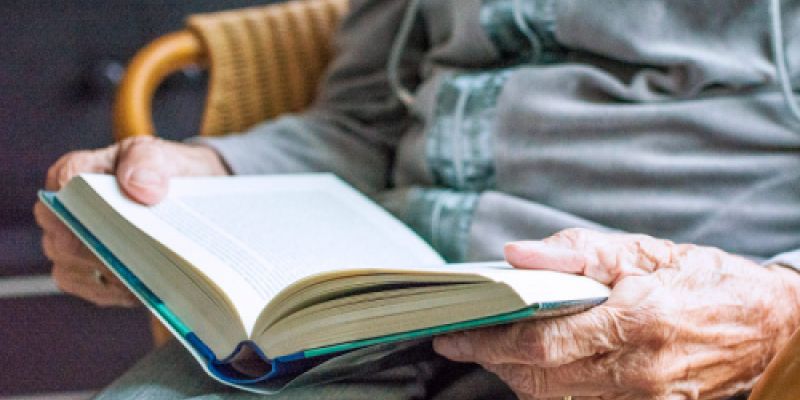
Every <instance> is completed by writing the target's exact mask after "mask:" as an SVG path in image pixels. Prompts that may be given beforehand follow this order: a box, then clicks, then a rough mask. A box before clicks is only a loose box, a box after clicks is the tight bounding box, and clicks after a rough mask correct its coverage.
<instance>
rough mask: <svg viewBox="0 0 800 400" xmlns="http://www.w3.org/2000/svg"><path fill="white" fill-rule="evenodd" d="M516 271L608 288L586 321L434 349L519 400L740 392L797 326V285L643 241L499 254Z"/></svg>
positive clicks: (532, 245)
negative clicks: (571, 276) (488, 376)
mask: <svg viewBox="0 0 800 400" xmlns="http://www.w3.org/2000/svg"><path fill="white" fill-rule="evenodd" d="M506 258H507V259H508V261H509V262H510V263H511V264H512V265H514V266H515V267H517V268H529V269H550V270H557V271H564V272H570V273H575V274H584V275H586V276H589V277H592V278H594V279H596V280H598V281H600V282H603V283H605V284H607V285H609V286H610V287H611V288H612V291H611V295H610V297H609V299H608V301H607V302H606V303H604V304H602V305H600V306H598V307H595V308H593V309H591V310H589V311H586V312H583V313H579V314H575V315H571V316H567V317H559V318H552V319H545V320H539V321H525V322H518V323H515V324H510V325H505V326H497V327H490V328H484V329H478V330H474V331H467V332H462V333H456V334H451V335H446V336H442V337H438V338H436V339H435V340H434V349H435V350H436V351H437V352H439V353H440V354H442V355H444V356H445V357H447V358H450V359H452V360H455V361H462V362H476V363H479V364H481V365H482V366H483V367H484V368H486V369H487V370H489V371H492V372H494V373H495V374H497V375H498V376H499V377H500V378H501V379H503V380H504V381H505V382H506V383H507V384H508V385H509V386H510V387H511V388H512V389H513V390H514V391H515V392H516V394H517V395H518V396H519V397H520V398H523V399H538V398H560V397H562V396H567V395H571V396H576V397H578V398H581V399H584V398H593V399H604V400H609V399H705V398H720V397H724V396H729V395H733V394H735V393H738V392H742V391H745V390H747V389H749V388H751V387H752V385H753V383H754V382H755V380H756V379H757V378H758V377H759V375H760V374H761V372H762V371H763V370H764V368H765V367H766V365H767V363H768V362H769V361H770V360H771V359H772V357H773V356H774V355H775V354H776V352H777V350H778V349H779V348H780V347H781V346H782V345H783V344H784V343H786V341H787V340H788V339H789V337H790V335H791V334H792V333H793V332H794V330H795V328H796V327H797V326H798V323H799V322H800V321H798V319H799V318H800V306H799V304H800V274H798V273H797V272H794V271H791V270H788V269H786V268H783V267H780V266H772V267H762V266H760V265H758V264H756V263H754V262H752V261H749V260H747V259H745V258H742V257H738V256H734V255H731V254H729V253H725V252H723V251H722V250H719V249H715V248H710V247H700V246H694V245H683V244H674V243H672V242H669V241H666V240H660V239H655V238H652V237H649V236H645V235H632V234H619V233H600V232H595V231H590V230H583V229H570V230H566V231H562V232H560V233H559V234H556V235H555V236H552V237H550V238H548V239H545V240H543V241H541V242H516V243H511V244H509V245H507V246H506Z"/></svg>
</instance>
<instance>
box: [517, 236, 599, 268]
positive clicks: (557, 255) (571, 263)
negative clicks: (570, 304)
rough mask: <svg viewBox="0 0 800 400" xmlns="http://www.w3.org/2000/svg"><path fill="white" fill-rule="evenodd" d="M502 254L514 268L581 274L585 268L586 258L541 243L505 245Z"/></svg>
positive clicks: (570, 251) (571, 251)
mask: <svg viewBox="0 0 800 400" xmlns="http://www.w3.org/2000/svg"><path fill="white" fill-rule="evenodd" d="M504 253H505V257H506V261H508V263H509V264H511V265H513V266H514V267H516V268H522V269H546V270H551V271H561V272H568V273H572V274H582V273H583V270H584V268H585V267H586V257H584V255H583V254H581V253H580V252H577V251H575V250H573V249H570V248H566V247H562V246H554V245H548V244H546V243H544V242H541V241H534V240H529V241H519V242H511V243H507V244H506V245H505V248H504Z"/></svg>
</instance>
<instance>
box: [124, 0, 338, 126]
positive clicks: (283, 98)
mask: <svg viewBox="0 0 800 400" xmlns="http://www.w3.org/2000/svg"><path fill="white" fill-rule="evenodd" d="M347 7H348V0H293V1H289V2H285V3H280V4H271V5H267V6H260V7H252V8H245V9H239V10H231V11H222V12H216V13H208V14H197V15H193V16H191V17H189V18H188V20H187V26H188V29H187V30H186V31H181V32H176V33H172V34H168V35H165V36H163V37H161V38H159V39H157V40H155V41H153V42H152V43H151V44H149V45H148V46H146V47H145V48H143V49H142V50H140V51H139V52H138V53H137V54H136V56H134V58H133V59H132V60H131V63H130V64H129V66H128V69H127V71H126V73H125V75H124V76H123V79H122V82H121V83H120V88H119V90H118V92H117V98H116V102H115V105H114V134H115V137H116V139H117V140H119V139H122V138H125V137H129V136H136V135H154V134H155V128H154V125H153V122H152V98H153V95H154V94H155V91H156V89H157V87H158V85H159V84H160V83H161V82H162V81H163V80H164V78H166V77H167V76H168V75H169V74H171V73H173V72H176V71H178V70H180V69H182V68H185V67H187V66H189V65H192V64H195V65H200V66H207V67H208V68H209V85H208V95H207V97H206V106H205V111H204V113H203V122H202V125H201V131H200V132H199V133H200V134H202V135H213V136H216V135H223V134H226V133H231V132H241V131H243V130H245V129H247V128H248V127H250V126H252V125H255V124H257V123H259V122H262V121H265V120H267V119H270V118H274V117H276V116H278V115H280V114H283V113H287V112H298V111H301V110H302V109H303V108H305V107H307V106H308V105H309V104H310V103H311V101H312V100H313V99H314V96H315V94H316V90H315V89H316V86H317V84H318V83H319V80H320V78H321V77H322V73H323V71H324V70H325V67H326V65H327V64H328V62H329V61H330V59H331V57H332V56H333V49H332V45H331V39H332V37H333V33H334V31H335V30H336V27H337V26H338V24H339V21H340V20H341V18H342V16H343V15H344V14H345V12H346V11H347Z"/></svg>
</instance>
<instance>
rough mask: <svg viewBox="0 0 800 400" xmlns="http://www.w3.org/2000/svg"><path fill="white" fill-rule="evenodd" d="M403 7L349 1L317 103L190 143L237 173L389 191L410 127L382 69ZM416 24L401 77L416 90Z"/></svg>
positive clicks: (399, 0) (419, 38)
mask: <svg viewBox="0 0 800 400" xmlns="http://www.w3.org/2000/svg"><path fill="white" fill-rule="evenodd" d="M406 5H407V0H354V1H352V2H351V11H350V13H349V15H348V16H347V17H346V18H345V19H344V21H343V22H342V24H341V26H340V28H339V31H338V32H337V35H336V38H335V47H336V54H337V55H336V57H335V58H334V60H333V61H332V63H331V65H330V66H329V68H328V71H327V73H326V75H325V78H324V80H323V83H322V84H321V87H320V88H319V92H318V95H317V99H316V100H315V102H314V104H312V106H311V107H310V108H309V109H308V110H307V111H305V112H303V113H301V114H295V115H288V116H283V117H280V118H278V119H275V120H272V121H268V122H266V123H263V124H260V125H257V126H255V127H254V128H252V129H251V130H250V131H248V132H245V133H242V134H235V135H229V136H225V137H220V138H195V139H194V141H195V142H200V143H204V144H206V145H209V146H211V147H213V148H214V149H216V150H217V151H218V152H219V153H220V155H221V156H222V157H223V159H224V160H225V161H226V162H227V164H228V166H229V167H230V168H231V170H232V172H233V173H234V174H265V173H297V172H333V173H336V174H337V175H338V176H340V177H341V178H342V179H344V180H346V181H348V182H349V183H351V184H352V185H354V186H355V187H357V188H358V189H360V190H362V191H364V192H366V193H375V192H377V191H379V190H382V189H384V188H386V187H387V185H388V178H389V176H390V172H389V171H390V167H391V165H390V164H391V162H392V159H393V155H394V150H395V148H396V146H397V144H398V142H399V140H400V138H401V136H402V135H403V133H404V132H405V131H406V130H407V128H408V126H409V124H410V123H411V117H410V115H409V113H408V111H407V110H406V107H405V106H404V105H403V104H402V103H401V102H400V101H399V99H397V97H396V96H395V95H394V94H393V92H392V89H391V86H390V84H389V80H388V76H387V72H386V63H387V59H388V56H389V52H390V49H391V47H392V42H393V40H394V36H395V34H396V33H397V31H398V29H399V25H400V21H401V20H402V17H403V13H404V11H405V8H406ZM423 45H424V36H423V35H422V29H421V21H419V19H418V20H417V25H415V27H414V29H413V31H412V33H411V36H410V38H409V43H408V45H407V46H406V48H405V49H404V55H403V58H402V60H401V62H400V67H399V74H400V79H401V82H403V84H404V85H406V87H413V86H415V85H416V84H418V83H419V76H418V72H419V64H420V60H421V59H422V56H423V51H424V46H423Z"/></svg>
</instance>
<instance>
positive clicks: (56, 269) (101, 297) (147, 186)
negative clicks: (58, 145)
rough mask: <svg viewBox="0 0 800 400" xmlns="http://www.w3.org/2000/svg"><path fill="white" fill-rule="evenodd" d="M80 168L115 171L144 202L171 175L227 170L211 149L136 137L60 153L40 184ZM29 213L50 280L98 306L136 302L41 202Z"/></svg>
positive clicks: (158, 194) (57, 184)
mask: <svg viewBox="0 0 800 400" xmlns="http://www.w3.org/2000/svg"><path fill="white" fill-rule="evenodd" d="M84 172H95V173H108V174H115V175H116V177H117V180H118V182H119V185H120V187H121V188H122V190H123V191H124V192H125V193H126V194H127V195H128V196H130V197H131V198H132V199H134V200H136V201H138V202H140V203H143V204H155V203H157V202H159V201H160V200H161V199H162V198H163V197H164V196H165V195H166V193H167V190H168V184H169V178H170V177H173V176H191V175H195V176H201V175H225V174H228V171H227V168H226V166H225V164H224V163H223V162H222V160H221V159H220V157H219V155H218V154H217V153H216V152H215V151H214V150H212V149H211V148H208V147H205V146H195V145H185V144H180V143H175V142H169V141H164V140H160V139H156V138H151V137H137V138H132V139H128V140H125V141H122V142H120V143H118V144H115V145H112V146H110V147H106V148H104V149H99V150H86V151H76V152H72V153H68V154H66V155H64V156H63V157H61V158H60V159H59V160H58V161H56V163H55V164H53V166H52V167H50V170H49V171H48V173H47V181H46V182H45V188H46V189H47V190H59V189H61V188H62V187H63V186H64V185H65V184H66V183H67V182H68V181H69V180H70V179H72V177H74V176H75V175H78V174H80V173H84ZM33 213H34V215H35V217H36V222H37V223H38V224H39V226H40V227H41V228H42V231H43V236H42V247H43V249H44V253H45V255H46V256H47V258H49V259H50V261H52V262H53V272H52V274H53V279H54V280H55V282H56V284H57V285H58V287H59V288H60V289H61V290H63V291H64V292H67V293H71V294H74V295H77V296H79V297H82V298H84V299H86V300H89V301H91V302H93V303H95V304H98V305H101V306H129V307H130V306H135V305H137V304H138V301H137V300H136V298H135V297H134V295H133V294H131V293H130V292H129V291H128V290H127V288H125V286H124V285H123V284H122V282H120V281H119V280H118V279H117V278H116V277H115V276H114V275H113V274H112V273H110V272H109V271H108V270H106V268H105V267H104V266H103V264H102V263H101V262H100V260H98V259H97V258H96V257H95V256H94V254H92V252H91V251H89V249H88V248H86V247H85V246H84V245H83V244H82V243H81V241H80V240H79V239H78V238H77V237H75V235H73V234H72V232H71V231H70V230H69V229H68V228H67V227H66V226H65V225H64V224H62V223H61V221H60V220H59V219H58V218H57V217H56V216H55V215H53V214H52V213H51V212H50V211H49V210H48V209H47V207H46V206H45V205H44V204H42V203H41V202H36V205H35V206H34V209H33Z"/></svg>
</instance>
